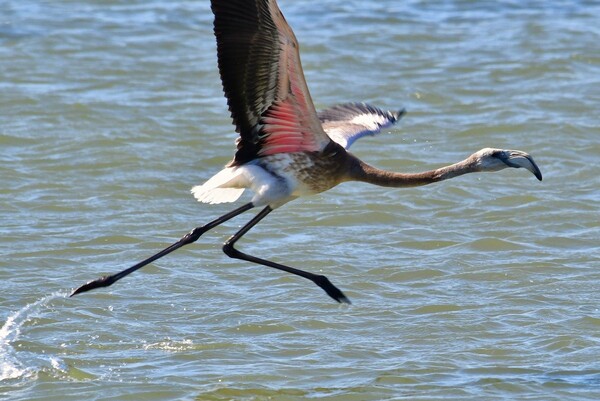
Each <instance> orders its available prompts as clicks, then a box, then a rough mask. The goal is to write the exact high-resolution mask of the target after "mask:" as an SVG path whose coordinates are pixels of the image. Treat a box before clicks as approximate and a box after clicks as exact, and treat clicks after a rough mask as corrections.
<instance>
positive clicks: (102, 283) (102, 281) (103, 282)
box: [69, 202, 254, 297]
mask: <svg viewBox="0 0 600 401" xmlns="http://www.w3.org/2000/svg"><path fill="white" fill-rule="evenodd" d="M253 207H254V205H253V204H252V202H250V203H247V204H245V205H244V206H242V207H240V208H237V209H235V210H233V211H231V212H229V213H227V214H224V215H223V216H221V217H219V218H218V219H215V220H213V221H211V222H210V223H207V224H205V225H203V226H200V227H196V228H194V229H193V230H192V231H190V232H189V233H187V234H186V235H184V236H183V237H182V238H181V239H180V240H179V241H177V242H175V243H174V244H172V245H170V246H168V247H166V248H165V249H163V250H162V251H160V252H158V253H156V254H154V255H152V256H150V257H149V258H148V259H144V260H142V261H141V262H139V263H138V264H135V265H133V266H131V267H130V268H128V269H125V270H123V271H121V272H119V273H116V274H112V275H110V276H104V277H100V278H99V279H97V280H93V281H90V282H88V283H86V284H84V285H82V286H81V287H79V288H77V289H76V290H75V291H73V292H72V293H71V295H69V296H70V297H72V296H73V295H76V294H80V293H82V292H86V291H89V290H93V289H94V288H99V287H108V286H109V285H111V284H114V283H115V282H116V281H118V280H120V279H122V278H123V277H125V276H127V275H129V274H131V273H133V272H134V271H136V270H138V269H141V268H142V267H144V266H146V265H147V264H148V263H151V262H154V261H155V260H156V259H159V258H162V257H163V256H165V255H168V254H169V253H171V252H173V251H174V250H176V249H179V248H181V247H182V246H184V245H188V244H191V243H192V242H195V241H197V240H198V238H200V236H201V235H202V234H204V233H205V232H207V231H208V230H210V229H211V228H215V227H216V226H218V225H219V224H222V223H224V222H226V221H227V220H230V219H232V218H234V217H235V216H237V215H239V214H242V213H244V212H245V211H248V210H250V209H252V208H253Z"/></svg>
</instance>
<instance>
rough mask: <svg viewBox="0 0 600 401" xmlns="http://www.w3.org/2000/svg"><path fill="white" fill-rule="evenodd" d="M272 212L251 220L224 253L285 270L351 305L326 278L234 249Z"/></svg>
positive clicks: (268, 208)
mask: <svg viewBox="0 0 600 401" xmlns="http://www.w3.org/2000/svg"><path fill="white" fill-rule="evenodd" d="M272 211H273V209H271V208H270V207H269V206H267V207H265V208H264V209H263V210H262V211H261V212H260V213H258V214H257V215H256V216H255V217H254V218H253V219H252V220H250V221H249V222H248V224H246V225H245V226H244V227H242V228H241V230H240V231H238V232H237V233H235V234H234V235H233V236H232V237H231V238H229V239H228V240H227V242H225V245H223V252H225V253H226V254H227V256H229V257H232V258H236V259H242V260H247V261H248V262H253V263H258V264H260V265H264V266H269V267H273V268H275V269H279V270H283V271H284V272H288V273H292V274H295V275H297V276H300V277H304V278H306V279H308V280H310V281H312V282H313V283H315V284H316V285H318V286H319V287H321V288H322V289H323V290H325V292H326V293H327V295H329V296H330V297H331V298H333V299H335V300H336V301H337V302H340V303H342V302H343V303H347V304H349V303H351V302H350V300H349V299H348V298H347V297H346V296H345V295H344V293H343V292H342V291H340V289H339V288H337V287H336V286H335V285H333V284H332V283H331V281H329V279H328V278H327V277H325V276H322V275H318V274H313V273H309V272H307V271H304V270H300V269H296V268H294V267H289V266H285V265H281V264H279V263H275V262H271V261H269V260H265V259H260V258H257V257H255V256H251V255H248V254H245V253H243V252H240V251H238V250H237V249H235V248H234V247H233V245H234V244H235V243H236V242H237V240H239V239H240V238H242V236H243V235H244V234H246V233H247V232H248V231H249V230H250V229H251V228H252V227H254V226H255V225H256V224H257V223H258V222H259V221H261V220H262V219H263V218H264V217H265V216H266V215H268V214H269V213H271V212H272Z"/></svg>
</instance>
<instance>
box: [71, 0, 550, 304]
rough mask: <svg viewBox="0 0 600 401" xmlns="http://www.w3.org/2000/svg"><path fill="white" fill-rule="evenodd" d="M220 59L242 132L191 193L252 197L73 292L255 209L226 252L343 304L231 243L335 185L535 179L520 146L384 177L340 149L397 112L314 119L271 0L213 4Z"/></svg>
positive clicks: (218, 198)
mask: <svg viewBox="0 0 600 401" xmlns="http://www.w3.org/2000/svg"><path fill="white" fill-rule="evenodd" d="M211 8H212V11H213V13H214V15H215V21H214V32H215V36H216V39H217V59H218V66H219V73H220V76H221V81H222V84H223V90H224V93H225V96H226V98H227V103H228V106H229V111H230V112H231V117H232V120H233V123H234V125H235V129H236V131H237V132H238V133H239V138H238V140H237V151H236V153H235V155H234V158H233V160H232V161H231V162H230V163H229V164H228V165H227V166H226V167H225V168H224V169H223V170H221V171H220V172H218V173H217V174H216V175H214V176H213V177H212V178H210V179H209V180H208V181H207V182H205V183H204V184H202V185H198V186H195V187H193V188H192V193H193V195H194V196H195V197H196V199H198V200H199V201H201V202H205V203H223V202H234V201H236V200H237V199H239V197H240V196H241V195H242V193H243V192H244V190H246V189H249V190H251V191H252V192H253V193H254V195H253V197H252V200H251V201H250V202H249V203H246V204H245V205H243V206H241V207H238V208H237V209H235V210H233V211H231V212H229V213H226V214H224V215H223V216H221V217H219V218H217V219H215V220H213V221H211V222H209V223H207V224H205V225H203V226H200V227H196V228H195V229H193V230H192V231H191V232H189V233H188V234H186V235H184V236H183V237H182V238H181V239H180V240H179V241H177V242H176V243H174V244H172V245H170V246H169V247H167V248H165V249H163V250H162V251H160V252H158V253H157V254H155V255H153V256H151V257H149V258H147V259H145V260H143V261H142V262H139V263H138V264H136V265H134V266H132V267H130V268H128V269H126V270H124V271H122V272H120V273H117V274H114V275H111V276H105V277H102V278H100V279H98V280H95V281H92V282H89V283H87V284H85V285H83V286H81V287H79V288H78V289H76V290H75V291H74V292H73V294H72V295H75V294H78V293H81V292H84V291H89V290H91V289H94V288H98V287H105V286H108V285H111V284H113V283H114V282H116V281H117V280H120V279H121V278H123V277H125V276H127V275H128V274H130V273H132V272H134V271H136V270H137V269H140V268H141V267H143V266H145V265H147V264H148V263H151V262H153V261H155V260H157V259H158V258H161V257H163V256H165V255H167V254H169V253H171V252H173V251H174V250H176V249H178V248H180V247H182V246H184V245H187V244H190V243H192V242H195V241H197V240H198V238H200V236H201V235H202V234H204V233H205V232H206V231H208V230H210V229H212V228H214V227H216V226H218V225H220V224H222V223H224V222H226V221H228V220H230V219H232V218H234V217H236V216H238V215H240V214H242V213H244V212H246V211H248V210H250V209H253V208H254V207H257V206H262V207H263V209H262V210H261V211H260V212H259V213H258V214H257V215H256V216H255V217H254V218H252V219H251V220H250V221H249V222H248V223H247V224H246V225H244V226H243V227H242V228H241V229H240V230H239V231H238V232H237V233H235V234H234V235H233V236H232V237H231V238H229V240H227V242H226V243H225V244H224V246H223V251H224V252H225V253H226V254H227V255H228V256H230V257H233V258H238V259H242V260H246V261H249V262H252V263H257V264H261V265H264V266H268V267H271V268H275V269H278V270H281V271H284V272H288V273H291V274H294V275H296V276H299V277H303V278H305V279H308V280H310V281H312V282H313V283H315V284H316V285H317V286H319V287H320V288H322V289H323V290H324V291H325V292H326V293H327V294H328V295H329V296H330V297H331V298H333V299H334V300H336V301H338V302H347V303H349V302H350V301H349V300H348V298H347V297H346V296H345V295H344V293H343V292H342V291H340V290H339V289H338V288H337V287H336V286H334V285H333V284H332V283H331V282H330V281H329V279H328V278H327V277H325V276H323V275H318V274H313V273H310V272H308V271H304V270H300V269H297V268H293V267H290V266H286V265H283V264H280V263H276V262H272V261H269V260H265V259H261V258H258V257H255V256H252V255H248V254H245V253H243V252H240V251H238V250H237V249H235V247H234V245H235V244H236V242H237V241H238V240H239V239H240V238H241V237H242V236H244V235H245V234H246V233H247V232H248V231H249V230H250V229H251V228H252V227H254V226H255V225H256V224H257V223H258V222H259V221H261V220H262V219H263V218H265V217H266V216H267V215H268V214H269V213H271V212H272V211H273V210H274V209H276V208H278V207H280V206H282V205H283V204H285V203H287V202H289V201H291V200H293V199H295V198H297V197H300V196H306V195H312V194H315V193H319V192H323V191H326V190H328V189H330V188H332V187H334V186H336V185H338V184H340V183H342V182H346V181H360V182H366V183H370V184H374V185H379V186H386V187H396V188H400V187H412V186H419V185H427V184H431V183H435V182H439V181H443V180H448V179H451V178H455V177H458V176H461V175H464V174H470V173H478V172H485V171H499V170H503V169H506V168H524V169H527V170H529V171H530V172H531V173H532V174H533V175H535V177H536V178H537V179H538V180H540V181H541V180H542V173H541V171H540V169H539V168H538V166H537V164H536V163H535V162H534V160H533V158H532V157H531V156H530V155H529V154H527V153H525V152H522V151H519V150H504V149H495V148H484V149H481V150H480V151H477V152H475V153H473V154H471V155H470V156H468V157H467V158H465V159H464V160H462V161H459V162H457V163H454V164H450V165H447V166H444V167H440V168H436V169H432V170H428V171H424V172H421V173H399V172H392V171H384V170H381V169H378V168H376V167H373V166H370V165H369V164H367V163H365V162H363V161H361V160H360V159H358V158H357V157H356V156H354V155H352V154H351V153H349V152H348V151H347V149H348V148H349V147H350V146H351V145H352V143H353V142H354V141H356V140H357V139H359V138H361V137H363V136H365V135H375V134H377V133H378V132H380V131H381V129H382V128H385V127H389V126H390V125H392V124H394V123H396V122H397V121H398V120H399V119H400V117H402V115H403V114H404V110H400V111H398V112H395V113H393V112H389V111H382V110H380V109H377V108H375V107H373V106H370V105H366V104H364V103H346V104H342V105H338V106H334V107H332V108H330V109H326V110H324V111H322V112H320V113H317V111H316V110H315V107H314V105H313V102H312V99H311V96H310V93H309V91H308V87H307V85H306V82H305V80H304V74H303V72H302V65H301V63H300V53H299V46H298V42H297V40H296V37H295V36H294V33H293V32H292V29H291V28H290V26H289V25H288V23H287V22H286V20H285V18H284V17H283V14H282V13H281V11H280V10H279V7H278V6H277V3H276V1H275V0H211Z"/></svg>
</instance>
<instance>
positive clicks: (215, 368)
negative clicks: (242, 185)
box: [0, 0, 600, 401]
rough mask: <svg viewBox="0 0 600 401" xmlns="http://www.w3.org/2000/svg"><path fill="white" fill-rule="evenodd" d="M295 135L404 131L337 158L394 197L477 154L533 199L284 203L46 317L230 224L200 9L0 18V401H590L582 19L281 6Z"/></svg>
mask: <svg viewBox="0 0 600 401" xmlns="http://www.w3.org/2000/svg"><path fill="white" fill-rule="evenodd" d="M280 3H281V4H280V6H281V8H282V9H283V11H284V13H285V15H286V17H287V19H288V21H289V22H290V24H291V25H292V26H293V28H294V29H295V32H296V35H297V37H298V39H299V40H300V43H301V48H302V57H303V64H304V70H305V73H306V77H307V80H308V84H309V87H310V89H311V93H312V97H313V99H314V101H315V103H316V105H317V107H318V108H323V107H327V106H329V105H332V104H335V103H338V102H346V101H359V100H362V101H367V102H370V103H372V104H374V105H377V106H379V107H382V108H387V109H394V110H395V109H398V108H400V107H406V108H407V109H408V114H407V115H406V116H405V118H404V119H403V120H402V121H401V122H400V124H398V125H397V126H396V127H394V128H393V129H390V130H388V131H386V132H385V133H384V134H382V135H380V136H378V137H375V138H365V139H362V140H361V141H359V142H358V143H356V144H355V145H354V148H353V151H354V152H355V154H357V155H358V156H359V157H361V158H363V159H364V160H366V161H368V162H369V163H371V164H373V165H376V166H378V167H382V168H387V169H393V170H398V171H406V172H416V171H421V170H425V169H430V168H435V167H439V166H441V165H444V164H448V163H451V162H455V161H458V160H460V159H462V158H464V157H466V156H468V155H469V154H470V153H472V152H474V151H476V150H478V149H480V148H483V147H487V146H492V147H501V148H508V149H521V150H525V151H528V152H530V153H531V154H532V155H533V156H534V158H535V159H536V161H537V162H538V164H539V165H540V167H541V169H542V171H543V173H544V181H543V182H541V183H540V182H537V181H536V180H535V178H534V177H533V176H532V175H530V174H529V173H528V172H526V171H523V170H510V171H509V170H505V171H502V172H498V173H495V174H482V175H470V176H464V177H460V178H457V179H455V180H452V181H448V182H444V183H440V184H436V185H432V186H428V187H422V188H412V189H402V190H400V189H386V188H377V187H373V186H368V185H366V184H356V183H355V184H351V183H348V184H343V185H341V186H339V187H337V188H334V189H333V190H331V191H329V192H327V193H324V194H322V195H319V196H316V197H312V198H307V199H304V200H298V201H295V202H293V203H290V204H288V205H286V206H284V207H282V208H281V209H279V210H277V211H276V212H275V213H273V214H272V215H270V216H269V217H268V218H267V219H266V220H264V222H262V223H261V224H260V225H258V226H257V227H256V228H255V229H253V231H252V232H251V233H250V234H248V235H247V236H246V237H244V240H242V241H241V242H240V249H243V250H244V251H246V252H248V253H250V254H255V255H257V256H261V257H265V258H269V259H272V260H274V261H278V262H282V263H287V264H290V265H293V266H298V267H300V268H304V269H307V270H310V271H313V272H320V273H323V274H326V275H327V276H328V277H329V278H330V279H331V280H332V281H333V282H334V283H335V284H337V285H338V286H339V287H340V288H342V289H343V290H344V291H345V292H346V294H347V295H348V296H349V297H350V298H351V300H352V301H353V305H351V306H350V307H345V306H339V305H337V304H335V303H334V302H332V301H331V300H330V299H328V298H327V297H326V296H325V295H324V294H323V293H322V291H320V290H319V289H318V288H316V287H314V286H313V285H311V284H310V283H307V282H305V281H304V280H301V279H298V278H296V277H290V276H288V275H284V274H281V273H279V272H274V271H271V270H270V269H268V268H266V267H261V266H255V265H251V264H248V263H246V262H243V261H239V260H232V259H229V258H227V257H226V256H225V255H224V254H223V253H222V252H221V250H220V246H221V245H220V244H221V243H222V242H223V241H224V240H225V239H226V238H227V237H228V236H229V235H231V234H232V233H233V232H235V231H236V229H237V228H238V227H239V226H240V225H242V224H244V223H245V222H246V221H247V220H248V219H249V218H250V214H248V215H246V216H242V217H239V218H236V219H235V220H233V221H231V222H228V223H226V224H224V225H223V226H221V227H218V228H217V229H215V230H213V231H212V232H210V233H208V234H206V235H205V237H204V238H203V239H202V240H200V241H199V242H198V243H197V244H195V245H193V246H190V247H188V248H186V249H182V250H180V251H178V252H176V253H174V254H172V255H170V256H168V257H165V258H164V259H161V260H160V261H159V262H157V263H154V264H152V265H149V266H147V267H146V268H144V269H143V270H142V271H140V272H138V273H136V274H134V275H132V276H131V277H128V278H127V279H125V280H123V281H122V282H120V283H118V284H117V285H115V286H114V287H111V288H110V289H106V290H100V291H96V292H92V293H89V294H85V295H83V296H80V297H77V298H72V299H69V298H66V295H67V294H68V293H69V291H70V290H71V289H72V288H73V287H75V286H78V285H80V284H81V283H83V282H85V281H87V280H90V279H92V278H95V277H97V276H99V275H101V274H105V273H110V272H114V271H118V270H121V269H123V268H126V267H128V266H129V265H131V264H132V263H134V262H137V261H138V260H141V259H143V258H145V257H147V256H149V255H150V254H152V253H153V252H155V251H157V250H159V249H161V248H163V247H165V246H166V245H168V244H170V243H171V242H173V241H175V240H176V239H178V238H179V237H180V236H181V235H182V234H184V233H185V232H187V231H188V230H190V229H191V228H193V227H195V226H197V225H201V224H203V223H204V222H207V221H209V220H211V219H213V218H215V217H216V216H219V215H221V214H223V213H225V212H227V211H229V210H231V208H232V205H215V206H212V205H202V204H198V203H197V202H195V201H194V199H193V198H192V197H191V196H190V195H189V192H188V191H189V188H190V187H191V186H193V185H196V184H199V183H201V182H203V180H205V179H207V178H209V177H210V176H211V175H212V174H214V173H215V172H217V171H218V170H219V169H220V168H221V167H222V166H223V165H224V164H225V163H226V162H227V161H228V160H229V159H230V158H231V156H232V154H233V150H234V144H233V141H234V139H235V134H234V132H233V129H232V128H233V127H232V125H231V121H230V119H229V115H228V112H227V109H226V102H225V99H224V98H223V95H222V90H221V86H220V82H219V77H218V73H217V69H216V54H215V43H214V38H213V36H212V15H211V13H210V10H209V4H208V2H205V1H202V2H192V1H171V2H165V1H158V0H157V1H116V0H115V1H91V0H89V1H84V0H81V1H71V2H44V1H29V2H23V1H18V0H6V1H4V2H2V3H0V169H1V174H0V193H1V198H0V199H1V203H0V205H1V206H0V207H1V213H0V219H1V221H0V233H1V234H2V241H0V247H1V253H2V259H1V261H0V282H1V283H2V284H1V286H2V287H1V288H2V291H1V292H0V395H1V397H3V398H7V399H11V400H61V401H65V400H80V399H86V400H106V401H108V400H142V399H143V400H230V399H235V400H238V399H240V400H244V399H245V400H265V399H275V400H300V399H310V398H315V399H326V400H361V401H364V400H382V399H394V400H441V399H444V400H458V399H460V400H481V399H486V400H515V399H527V400H544V401H546V400H588V399H589V400H592V399H598V398H599V397H600V363H599V362H598V361H599V360H600V335H599V332H600V312H599V309H598V305H599V303H600V296H599V295H598V294H600V291H599V290H600V288H599V285H598V282H599V280H600V273H599V272H598V267H599V264H600V263H599V256H598V255H599V250H600V249H599V248H600V247H599V240H600V214H599V213H598V210H599V206H600V193H599V188H600V179H599V178H598V177H599V175H598V165H599V159H600V141H599V138H600V124H599V123H598V109H599V105H600V56H599V55H600V45H599V43H600V28H599V25H598V15H600V6H599V5H598V3H597V2H592V1H564V2H537V1H526V2H516V1H515V2H512V1H502V2H491V1H479V2H468V1H460V0H454V1H444V2H420V1H409V2H400V1H379V2H364V1H344V2H341V1H334V0H322V1H313V0H296V1H290V0H281V1H280Z"/></svg>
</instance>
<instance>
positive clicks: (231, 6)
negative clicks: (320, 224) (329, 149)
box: [211, 0, 331, 166]
mask: <svg viewBox="0 0 600 401" xmlns="http://www.w3.org/2000/svg"><path fill="white" fill-rule="evenodd" d="M211 6H212V10H213V13H214V14H215V24H214V29H215V36H216V38H217V56H218V64H219V72H220V74H221V80H222V82H223V89H224V92H225V96H226V97H227V103H228V105H229V110H230V111H231V116H232V118H233V123H234V124H235V126H236V131H237V132H238V133H239V134H240V137H239V139H238V143H237V152H236V154H235V157H234V160H233V161H232V162H231V164H230V165H232V166H236V165H241V164H244V163H247V162H249V161H251V160H253V159H255V158H257V157H261V156H266V155H271V154H275V153H288V152H305V151H320V150H323V149H324V148H325V147H326V146H327V144H328V143H329V142H330V141H331V140H330V138H329V137H328V136H327V135H326V134H325V132H324V131H323V128H322V127H321V123H320V121H319V119H318V118H317V113H316V111H315V107H314V105H313V103H312V100H311V97H310V93H309V91H308V88H307V86H306V81H305V79H304V74H303V72H302V65H301V63H300V54H299V50H298V42H297V40H296V37H295V36H294V33H293V31H292V29H291V28H290V26H289V25H288V24H287V22H286V20H285V18H284V17H283V14H282V13H281V11H280V10H279V8H278V6H277V3H276V2H275V1H274V0H212V1H211Z"/></svg>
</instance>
